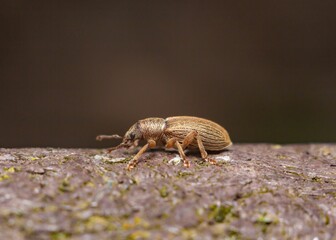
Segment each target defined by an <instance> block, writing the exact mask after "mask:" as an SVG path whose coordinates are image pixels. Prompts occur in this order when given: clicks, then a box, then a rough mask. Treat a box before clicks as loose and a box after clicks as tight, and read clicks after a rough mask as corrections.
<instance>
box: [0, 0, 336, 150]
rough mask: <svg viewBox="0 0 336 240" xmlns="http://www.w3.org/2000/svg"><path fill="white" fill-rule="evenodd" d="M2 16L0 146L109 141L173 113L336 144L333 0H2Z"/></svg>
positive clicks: (236, 134)
mask: <svg viewBox="0 0 336 240" xmlns="http://www.w3.org/2000/svg"><path fill="white" fill-rule="evenodd" d="M0 18H1V21H0V27H1V37H0V49H1V57H0V81H1V85H0V101H1V105H0V114H1V116H0V147H37V146H41V147H43V146H52V147H106V146H110V145H114V144H116V143H117V141H107V142H96V141H95V136H96V135H97V134H102V133H119V134H123V133H124V132H125V131H126V130H127V129H128V127H130V126H131V125H132V124H133V123H134V122H135V121H137V120H138V119H142V118H146V117H153V116H156V117H167V116H174V115H195V116H200V117H204V118H208V119H212V120H214V121H216V122H218V123H220V124H222V125H223V126H224V127H225V128H227V129H228V131H229V133H230V135H231V138H232V140H233V141H234V142H272V143H293V142H305V143H306V142H332V141H334V142H335V141H336V129H335V123H336V108H335V103H336V1H334V0H332V1H328V0H324V1H315V0H301V1H292V0H284V1H270V0H265V1H42V0H41V1H23V0H2V1H1V3H0Z"/></svg>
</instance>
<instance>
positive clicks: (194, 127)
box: [96, 116, 232, 170]
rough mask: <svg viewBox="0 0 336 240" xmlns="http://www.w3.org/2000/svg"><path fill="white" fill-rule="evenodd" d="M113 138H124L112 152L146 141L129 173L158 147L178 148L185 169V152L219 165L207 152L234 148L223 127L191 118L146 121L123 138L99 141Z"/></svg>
mask: <svg viewBox="0 0 336 240" xmlns="http://www.w3.org/2000/svg"><path fill="white" fill-rule="evenodd" d="M113 138H117V139H121V138H122V139H123V140H122V142H121V143H120V144H119V145H118V146H116V147H112V148H109V149H108V151H109V152H111V151H113V150H115V149H118V148H133V147H136V146H138V144H139V141H140V140H142V139H144V140H146V141H147V143H146V144H145V145H144V146H143V147H142V148H141V149H140V150H139V152H138V153H137V154H136V155H135V156H134V157H133V158H132V159H131V160H130V161H129V163H128V165H127V169H128V170H131V169H132V168H134V167H135V166H136V164H137V163H138V160H139V158H140V156H141V155H142V154H143V153H144V152H145V151H146V150H147V149H150V148H154V147H156V146H165V148H176V149H177V150H178V152H179V155H180V157H181V158H182V160H183V164H184V166H185V167H190V162H189V160H188V159H187V157H186V155H185V153H184V150H185V149H186V148H188V149H197V148H198V149H199V151H200V153H201V156H202V159H203V160H204V161H207V162H209V163H211V164H216V161H215V160H214V159H211V158H209V157H208V153H207V151H208V150H209V151H221V150H224V149H225V148H227V147H229V146H230V145H232V142H231V139H230V136H229V134H228V132H227V131H226V130H225V129H224V128H223V127H222V126H220V125H219V124H217V123H215V122H213V121H210V120H207V119H204V118H199V117H189V116H176V117H168V118H166V119H164V118H146V119H143V120H139V121H137V122H136V123H135V124H134V125H132V126H131V127H130V129H129V130H128V131H127V132H126V133H125V135H124V137H121V136H119V135H117V134H114V135H99V136H97V138H96V139H97V140H99V141H101V140H103V139H113Z"/></svg>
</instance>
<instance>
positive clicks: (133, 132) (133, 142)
mask: <svg viewBox="0 0 336 240" xmlns="http://www.w3.org/2000/svg"><path fill="white" fill-rule="evenodd" d="M114 136H116V138H122V139H123V140H122V142H121V143H120V144H119V145H118V146H116V147H113V148H110V149H109V151H113V150H115V149H118V148H133V147H136V146H138V144H139V141H140V140H141V139H142V133H141V131H140V129H139V125H138V123H135V124H134V125H133V126H132V127H130V129H128V131H127V132H126V133H125V135H124V137H121V136H119V135H114Z"/></svg>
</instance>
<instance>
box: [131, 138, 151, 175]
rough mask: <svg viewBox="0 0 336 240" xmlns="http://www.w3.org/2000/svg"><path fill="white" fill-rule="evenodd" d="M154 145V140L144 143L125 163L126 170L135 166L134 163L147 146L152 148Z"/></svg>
mask: <svg viewBox="0 0 336 240" xmlns="http://www.w3.org/2000/svg"><path fill="white" fill-rule="evenodd" d="M155 146H156V142H155V141H154V140H148V141H147V144H145V145H144V146H143V147H142V148H141V149H140V151H139V152H138V153H137V154H136V155H135V156H134V157H133V158H132V160H131V161H130V162H129V163H128V164H127V167H126V169H127V170H131V169H132V168H134V167H135V166H136V164H137V163H138V161H139V158H140V157H141V155H142V154H143V153H144V152H146V150H147V149H148V148H153V147H155Z"/></svg>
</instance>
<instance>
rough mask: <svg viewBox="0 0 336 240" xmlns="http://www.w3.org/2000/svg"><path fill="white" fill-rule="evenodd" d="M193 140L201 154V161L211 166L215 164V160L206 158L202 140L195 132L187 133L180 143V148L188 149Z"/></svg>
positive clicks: (206, 154)
mask: <svg viewBox="0 0 336 240" xmlns="http://www.w3.org/2000/svg"><path fill="white" fill-rule="evenodd" d="M195 138H196V140H197V146H198V148H199V150H200V152H201V156H202V159H203V160H204V161H206V162H209V163H211V164H216V163H217V162H216V160H215V159H212V158H209V157H208V153H207V152H206V151H205V148H204V145H203V142H202V138H201V136H200V135H199V134H198V132H197V131H195V130H194V131H191V132H190V133H188V135H187V136H186V137H185V138H184V140H183V142H182V148H183V149H185V148H186V147H188V146H189V145H190V144H191V143H192V142H193V141H194V140H195Z"/></svg>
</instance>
